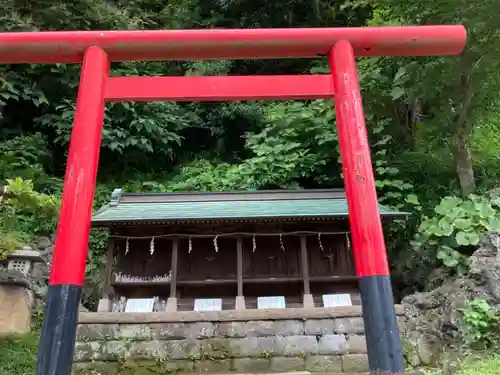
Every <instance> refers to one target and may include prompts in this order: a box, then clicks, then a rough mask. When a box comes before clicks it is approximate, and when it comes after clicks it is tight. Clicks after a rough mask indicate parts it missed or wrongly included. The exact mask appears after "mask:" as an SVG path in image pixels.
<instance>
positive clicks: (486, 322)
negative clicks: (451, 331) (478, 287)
mask: <svg viewBox="0 0 500 375" xmlns="http://www.w3.org/2000/svg"><path fill="white" fill-rule="evenodd" d="M460 312H461V313H462V318H463V321H464V323H465V327H466V332H465V343H466V345H468V346H469V347H470V348H473V349H487V348H491V347H494V346H495V345H496V344H498V340H499V338H500V317H499V316H498V315H497V311H496V310H495V309H494V308H493V306H491V305H490V304H489V303H488V301H486V300H484V299H474V300H472V301H468V302H467V304H466V305H465V307H464V308H463V309H461V310H460Z"/></svg>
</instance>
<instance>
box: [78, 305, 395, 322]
mask: <svg viewBox="0 0 500 375" xmlns="http://www.w3.org/2000/svg"><path fill="white" fill-rule="evenodd" d="M395 308H396V314H397V315H403V314H404V309H403V306H401V305H396V306H395ZM361 316H362V309H361V306H348V307H334V308H325V307H316V308H296V309H266V310H224V311H207V312H195V311H177V312H158V313H123V312H122V313H113V312H96V313H93V312H91V313H88V312H82V313H80V315H79V318H78V322H79V323H80V324H148V323H168V322H229V321H233V322H234V321H250V320H287V319H299V320H305V319H332V318H349V317H361Z"/></svg>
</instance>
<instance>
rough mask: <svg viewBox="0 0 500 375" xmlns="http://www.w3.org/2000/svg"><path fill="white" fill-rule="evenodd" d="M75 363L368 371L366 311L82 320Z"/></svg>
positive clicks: (81, 368) (151, 370)
mask: <svg viewBox="0 0 500 375" xmlns="http://www.w3.org/2000/svg"><path fill="white" fill-rule="evenodd" d="M396 310H397V313H398V315H402V313H403V311H402V309H401V308H400V307H399V306H397V307H396ZM74 362H75V363H74V372H75V373H78V374H80V373H85V374H89V373H92V372H90V371H91V370H93V371H94V372H93V373H96V374H103V375H104V374H105V375H108V374H113V375H116V374H120V375H128V374H136V373H138V372H137V367H141V368H142V371H147V372H144V373H147V374H156V373H165V372H166V371H179V372H188V373H193V372H196V373H200V372H210V373H230V372H239V373H244V372H245V373H264V372H285V371H300V370H308V371H311V372H322V373H325V372H329V373H353V372H364V371H367V370H368V362H367V356H366V344H365V338H364V335H363V321H362V318H361V308H360V307H359V306H353V307H346V308H335V309H325V308H314V309H283V310H246V311H222V312H206V313H196V312H187V313H186V312H182V313H179V312H178V313H142V314H136V313H81V314H80V324H79V327H78V335H77V344H76V350H75V356H74ZM142 373H143V372H140V374H142Z"/></svg>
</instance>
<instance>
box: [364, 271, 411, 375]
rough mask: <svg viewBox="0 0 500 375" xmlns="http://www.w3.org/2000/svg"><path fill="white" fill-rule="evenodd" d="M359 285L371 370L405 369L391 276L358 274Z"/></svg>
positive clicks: (380, 371) (394, 371)
mask: <svg viewBox="0 0 500 375" xmlns="http://www.w3.org/2000/svg"><path fill="white" fill-rule="evenodd" d="M359 287H360V291H361V301H362V304H363V321H364V326H365V337H366V346H367V349H368V363H369V366H370V373H371V374H377V373H378V374H401V373H404V360H403V349H402V346H401V340H400V338H399V330H398V322H397V319H396V310H395V308H394V299H393V296H392V286H391V279H390V276H364V277H360V278H359Z"/></svg>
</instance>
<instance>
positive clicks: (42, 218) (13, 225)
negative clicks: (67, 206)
mask: <svg viewBox="0 0 500 375" xmlns="http://www.w3.org/2000/svg"><path fill="white" fill-rule="evenodd" d="M58 213H59V198H57V197H56V196H53V195H47V194H41V193H38V192H36V191H35V190H34V186H33V183H32V181H30V180H27V181H25V180H23V179H21V178H19V177H18V178H16V179H15V180H10V179H8V180H7V185H5V186H4V188H3V193H2V194H1V195H0V214H1V219H0V225H1V226H0V258H5V256H6V255H7V254H8V253H9V252H11V251H13V250H15V249H17V248H19V247H20V246H21V244H22V242H23V241H26V240H29V239H30V237H32V236H33V235H35V234H49V233H52V232H53V231H54V229H55V225H56V218H57V215H58Z"/></svg>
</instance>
